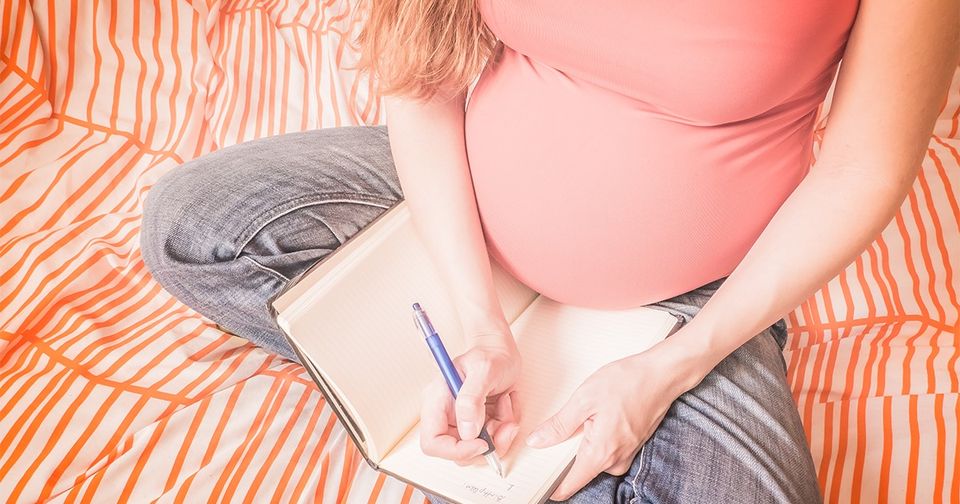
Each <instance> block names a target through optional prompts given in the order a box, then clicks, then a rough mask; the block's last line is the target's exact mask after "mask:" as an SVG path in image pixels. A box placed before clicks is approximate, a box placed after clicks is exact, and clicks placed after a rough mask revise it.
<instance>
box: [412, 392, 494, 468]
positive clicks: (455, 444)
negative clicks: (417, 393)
mask: <svg viewBox="0 0 960 504" xmlns="http://www.w3.org/2000/svg"><path fill="white" fill-rule="evenodd" d="M452 411H453V396H451V395H450V391H449V390H447V388H446V385H445V384H444V383H443V382H439V383H437V382H434V383H432V384H431V385H429V386H428V387H426V388H425V389H424V392H423V402H422V405H421V410H420V449H421V450H422V451H423V453H425V454H427V455H431V456H434V457H443V458H446V459H451V460H457V459H471V458H473V457H475V456H476V455H477V454H478V453H483V452H484V451H486V450H487V448H488V447H487V443H486V442H484V441H483V440H482V439H472V440H469V441H461V440H460V439H459V436H458V434H457V430H456V429H455V428H454V427H453V426H451V425H450V424H448V423H447V417H448V412H452Z"/></svg>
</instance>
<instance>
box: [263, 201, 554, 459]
mask: <svg viewBox="0 0 960 504" xmlns="http://www.w3.org/2000/svg"><path fill="white" fill-rule="evenodd" d="M389 212H391V213H390V215H387V216H384V218H383V219H382V220H380V221H379V222H377V223H376V226H375V227H374V228H366V229H364V230H361V231H360V233H369V232H371V231H373V232H375V234H373V235H367V236H357V237H356V239H354V240H353V241H352V242H347V243H345V244H344V245H343V246H342V247H343V248H342V249H338V250H337V251H334V252H333V254H340V255H341V257H340V258H339V259H338V260H337V261H330V264H331V265H334V266H333V267H332V268H326V269H324V268H318V269H317V270H316V271H315V272H312V274H311V275H308V277H306V278H304V279H302V280H301V281H300V283H299V284H298V286H297V287H298V288H299V290H298V291H296V292H294V293H293V294H291V296H288V297H285V298H284V300H283V302H282V303H275V306H278V307H284V309H283V310H281V311H280V312H279V313H278V317H277V318H278V322H279V323H280V324H281V327H284V328H285V330H286V331H287V333H288V334H289V335H290V336H291V337H292V339H293V340H294V341H295V342H296V346H298V347H299V349H300V351H301V352H302V353H304V354H305V355H307V356H308V357H309V358H310V360H311V361H312V362H313V364H314V367H315V368H316V371H317V372H318V374H321V375H322V376H324V377H325V378H326V381H327V383H328V384H329V385H330V388H331V389H333V390H334V391H335V392H336V394H337V395H338V396H339V397H340V398H341V402H342V403H343V405H344V407H345V409H346V410H348V411H349V412H350V416H352V417H354V418H355V419H356V421H357V422H356V423H357V424H358V425H359V430H361V431H362V432H363V436H364V437H365V438H366V444H367V455H368V456H369V457H370V458H371V459H373V460H374V461H375V462H378V461H379V460H380V455H381V454H382V453H383V452H385V451H387V450H388V449H389V448H390V447H392V446H393V445H394V444H395V443H396V442H397V441H398V440H399V439H401V437H402V436H403V435H404V434H405V433H406V432H407V431H409V430H410V428H411V427H412V426H413V425H414V424H415V423H416V421H417V419H418V418H419V409H420V391H421V390H422V389H423V387H424V386H426V384H427V383H428V382H429V381H430V380H432V379H434V378H435V377H436V376H437V375H438V374H439V370H438V369H437V364H436V362H435V361H434V360H433V358H432V356H431V354H430V351H429V348H428V347H427V345H426V343H425V342H424V341H423V335H422V334H421V333H420V332H419V330H417V328H416V327H415V326H414V324H413V319H412V313H413V312H412V308H411V306H412V305H413V303H414V302H419V303H421V305H422V306H423V307H424V309H426V310H427V313H428V314H429V316H430V319H431V321H432V322H433V325H434V327H435V328H436V329H437V331H438V332H439V333H440V335H441V336H442V338H443V341H444V345H445V346H446V347H447V351H448V352H449V353H450V355H451V356H454V357H455V356H456V355H459V354H460V353H462V352H463V351H464V350H465V342H464V338H463V335H462V329H461V327H460V322H459V317H458V315H457V313H456V308H455V307H454V306H453V304H452V302H451V300H450V296H449V295H448V293H447V291H446V289H445V286H444V285H443V283H442V278H441V277H440V275H439V271H438V270H437V269H436V268H435V267H434V266H433V264H432V261H431V260H430V258H429V256H428V253H427V251H426V249H425V247H424V246H423V243H422V241H421V240H420V239H419V236H418V234H417V233H416V230H415V228H414V227H413V224H412V220H411V219H410V215H409V209H408V208H407V206H406V204H405V202H400V203H398V204H397V205H396V206H395V207H393V208H392V209H391V210H389ZM491 267H492V268H493V270H494V286H495V288H496V289H497V294H498V296H499V299H500V302H501V306H503V309H504V312H505V313H506V314H507V316H508V317H509V316H510V314H516V313H520V312H521V311H522V310H523V309H524V308H526V306H527V305H528V304H529V303H530V302H531V300H532V299H533V298H534V297H535V296H537V293H536V292H534V291H533V290H532V289H530V288H529V287H527V286H525V285H523V284H522V283H520V282H519V281H518V280H516V279H514V278H513V277H512V276H510V275H508V274H506V273H505V272H504V271H503V269H502V268H501V267H500V266H499V265H498V264H496V263H495V262H491Z"/></svg>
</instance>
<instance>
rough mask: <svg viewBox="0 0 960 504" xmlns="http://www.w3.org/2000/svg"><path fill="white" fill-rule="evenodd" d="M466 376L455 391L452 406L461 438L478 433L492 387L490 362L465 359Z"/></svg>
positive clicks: (472, 436)
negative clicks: (457, 390) (458, 389)
mask: <svg viewBox="0 0 960 504" xmlns="http://www.w3.org/2000/svg"><path fill="white" fill-rule="evenodd" d="M464 366H465V368H466V370H465V371H466V373H465V374H466V378H464V380H463V386H461V387H460V391H459V392H457V399H456V401H455V406H454V408H455V409H456V414H457V428H458V429H459V431H460V437H461V438H462V439H474V438H476V437H477V435H479V434H480V427H481V426H482V425H483V422H484V420H485V419H484V415H485V413H486V407H485V402H486V399H487V395H488V394H489V393H490V391H491V390H492V389H493V386H494V383H493V380H492V376H491V371H492V370H491V369H490V363H489V362H487V361H479V360H478V361H466V362H465V363H464Z"/></svg>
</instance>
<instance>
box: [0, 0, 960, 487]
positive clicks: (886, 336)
mask: <svg viewBox="0 0 960 504" xmlns="http://www.w3.org/2000/svg"><path fill="white" fill-rule="evenodd" d="M352 12H354V11H353V6H352V4H351V3H350V2H335V1H325V2H306V1H303V0H288V1H266V2H257V1H247V2H244V1H236V2H233V1H230V2H226V1H224V2H221V1H207V2H204V1H199V0H197V1H193V2H190V1H187V0H173V1H171V2H167V3H161V2H135V1H130V2H103V1H89V2H55V1H53V0H48V1H27V0H6V1H5V2H4V3H3V4H2V5H0V16H2V23H3V25H2V26H3V32H2V35H0V49H2V51H0V495H2V496H3V498H4V500H5V501H25V502H33V501H52V502H74V501H92V502H120V501H133V502H145V501H159V502H170V501H177V502H205V501H211V500H230V501H234V500H236V501H257V502H259V501H266V500H272V501H279V502H297V501H302V502H358V503H359V502H370V503H373V502H390V503H395V502H404V503H405V502H424V497H423V494H422V493H420V492H419V491H417V490H415V489H414V488H412V487H410V486H408V485H406V484H404V483H402V482H399V481H396V480H394V479H392V478H388V477H385V476H384V475H382V474H380V473H377V472H376V471H374V470H373V469H371V468H370V467H369V466H368V465H366V464H365V463H363V460H362V459H361V457H360V456H359V454H358V452H357V450H356V449H355V447H354V446H353V445H352V444H351V442H350V440H349V437H348V436H347V435H346V433H345V431H344V429H343V428H342V426H341V425H340V424H339V423H338V422H337V419H336V417H335V416H334V415H333V414H332V412H331V410H330V408H329V407H327V405H326V404H325V402H324V400H323V397H322V396H321V394H320V393H319V391H318V390H317V388H316V387H315V386H314V385H313V383H312V382H311V381H310V379H309V377H308V375H307V374H306V373H305V372H304V370H303V369H302V368H301V367H300V366H299V365H297V364H295V363H292V362H290V361H287V360H284V359H282V358H279V357H277V356H273V355H270V354H268V353H266V352H264V351H262V350H260V349H259V348H257V347H255V346H252V345H250V344H248V343H246V342H245V341H244V340H242V339H240V338H237V337H234V336H231V335H229V334H225V333H223V332H222V331H220V330H218V329H217V328H216V326H215V325H214V324H213V323H211V322H209V321H207V320H205V319H204V318H202V317H201V316H199V315H198V314H197V313H195V312H193V311H192V310H190V309H189V308H187V307H186V306H184V305H182V304H181V303H179V302H178V301H177V300H176V299H174V298H173V297H171V296H170V295H169V294H167V293H166V292H165V291H164V290H162V289H161V288H160V286H159V285H158V284H157V283H156V282H155V281H154V280H153V279H152V278H151V276H150V274H149V273H148V272H147V270H146V269H145V268H144V265H143V261H142V260H141V257H140V252H139V250H138V248H137V244H138V242H139V240H138V233H139V225H140V224H139V222H140V216H141V209H142V204H143V199H144V196H145V194H146V192H147V191H148V190H149V189H150V187H151V186H152V185H153V184H154V183H155V182H156V180H157V179H158V178H159V177H160V176H161V175H162V174H164V173H166V172H167V171H168V170H173V169H176V167H177V166H178V165H179V164H180V163H182V162H184V161H186V160H188V159H192V158H194V157H197V156H199V155H202V154H204V153H207V152H210V151H212V150H215V149H218V148H221V147H224V146H228V145H232V144H235V143H238V142H242V141H244V140H248V139H253V138H258V137H263V136H268V135H275V134H281V133H285V132H291V131H299V130H305V129H311V128H321V127H334V126H341V125H354V124H379V123H382V122H383V114H382V108H381V102H380V98H379V97H378V96H375V95H374V94H373V93H372V91H371V87H370V83H369V82H368V81H367V80H366V79H364V78H358V77H357V75H356V74H355V73H354V72H353V71H352V70H349V69H347V68H346V67H347V66H349V65H350V64H352V63H354V62H355V61H356V59H355V57H356V47H355V46H353V45H352V44H351V42H350V37H351V35H352V34H355V33H356V29H357V27H358V23H359V22H360V21H362V19H363V18H362V16H357V17H351V13H352ZM828 117H829V101H828V102H827V103H825V104H824V106H823V107H822V109H821V116H820V119H819V123H818V124H819V126H818V131H817V133H818V141H819V138H820V135H822V132H823V127H824V125H825V121H826V119H827V118H828ZM958 130H960V74H958V75H957V76H955V79H954V82H953V85H952V86H951V90H950V95H949V97H948V100H947V102H946V103H945V104H944V106H943V109H942V113H941V119H940V120H939V121H938V122H937V125H936V130H935V132H934V136H933V138H932V139H931V142H930V147H929V150H928V153H927V156H926V158H925V160H924V162H923V163H924V165H923V169H922V170H921V173H920V176H919V178H918V179H917V181H916V183H915V184H914V187H913V190H912V191H911V193H910V195H909V197H908V198H907V200H906V201H905V202H904V204H903V206H902V208H901V210H900V212H899V213H898V215H897V216H896V218H895V220H894V221H893V222H891V223H890V225H889V226H888V227H887V228H886V229H885V230H884V231H883V233H882V234H881V235H880V236H878V237H877V239H876V241H875V242H874V243H873V244H872V245H871V246H870V247H869V248H868V249H867V250H866V251H865V252H864V253H863V254H862V255H861V256H860V257H859V258H858V259H857V260H856V261H855V262H854V263H853V264H851V265H850V266H849V267H848V268H847V269H846V270H845V271H844V272H843V273H842V274H840V275H838V276H837V277H836V278H835V279H833V280H831V281H830V282H829V283H828V284H827V285H824V286H823V288H822V289H820V290H819V291H818V292H817V293H816V294H815V295H813V296H811V297H810V299H808V300H806V301H805V302H804V303H803V304H802V305H801V306H800V307H798V308H797V309H796V310H795V311H794V312H792V313H791V314H790V315H789V317H788V322H789V324H788V326H789V332H790V339H789V342H788V346H787V349H786V356H787V359H788V363H789V379H790V383H791V385H792V388H793V391H794V394H795V398H796V400H797V403H798V407H799V410H800V413H801V416H802V418H803V421H804V425H805V428H806V431H807V435H808V438H809V439H810V445H811V450H812V452H813V455H814V460H815V462H816V465H817V468H818V474H819V478H820V484H821V486H822V488H823V491H824V494H825V496H826V498H827V501H828V502H850V501H868V502H872V501H894V502H918V501H923V502H928V501H937V502H947V501H953V502H958V501H960V476H958V475H957V472H958V470H960V451H958V449H957V445H958V441H960V440H958V438H960V436H958V417H960V401H958V398H960V383H958V381H960V365H958V358H960V325H958V312H960V301H958V295H957V290H958V288H957V286H958V280H957V275H958V274H960V273H958V266H960V265H958V257H960V206H958V196H957V193H958V192H960V191H958V189H957V188H958V187H960V152H958V149H960V135H958Z"/></svg>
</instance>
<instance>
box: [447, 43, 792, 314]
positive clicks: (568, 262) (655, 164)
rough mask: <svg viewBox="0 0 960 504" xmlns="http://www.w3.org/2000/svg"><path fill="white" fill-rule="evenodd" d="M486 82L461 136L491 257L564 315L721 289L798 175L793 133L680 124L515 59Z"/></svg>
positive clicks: (510, 54)
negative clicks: (719, 283) (565, 310)
mask: <svg viewBox="0 0 960 504" xmlns="http://www.w3.org/2000/svg"><path fill="white" fill-rule="evenodd" d="M495 68H496V70H493V71H491V69H490V68H487V69H486V70H485V71H484V73H483V74H482V75H481V78H480V80H479V81H478V83H477V85H476V87H475V88H474V90H473V92H472V95H471V97H470V101H469V103H468V106H467V111H466V114H467V115H466V125H465V128H466V143H467V155H468V160H469V164H470V171H471V176H472V179H473V183H474V189H475V192H476V197H477V204H478V208H479V213H480V219H481V222H482V225H483V231H484V236H485V239H486V243H487V247H488V250H489V252H490V254H491V255H492V256H493V258H494V259H495V260H496V261H497V262H499V263H500V264H501V265H502V266H503V267H504V268H505V269H506V270H507V271H508V272H510V273H511V274H513V275H514V276H515V277H517V278H518V279H519V280H521V281H522V282H524V283H526V284H527V285H529V286H530V287H532V288H533V289H535V290H537V291H538V292H540V293H542V294H544V295H546V296H548V297H551V298H553V299H556V300H558V301H560V302H564V303H569V304H575V305H580V306H588V307H594V308H608V309H620V308H629V307H635V306H641V305H644V304H648V303H652V302H655V301H659V300H662V299H665V298H668V297H671V296H674V295H676V294H680V293H682V292H686V291H688V290H690V289H693V288H695V287H697V286H699V285H702V284H705V283H707V282H709V281H712V280H715V279H717V278H720V277H722V276H725V275H728V274H729V273H730V272H731V271H732V270H733V268H734V267H735V266H736V265H737V264H738V263H739V262H740V260H741V259H742V258H743V255H744V254H745V253H746V252H747V250H748V249H749V247H750V246H751V245H752V243H753V242H754V241H755V240H756V238H757V236H759V234H760V232H761V231H762V230H763V228H764V227H765V226H766V224H767V222H769V219H770V218H771V217H772V215H773V213H774V212H775V211H776V210H777V208H778V207H779V206H780V205H781V204H782V202H783V200H784V199H785V198H786V197H787V196H788V195H789V193H790V192H791V191H792V190H793V188H794V187H795V186H796V185H797V184H798V183H799V181H800V180H801V179H802V177H803V176H804V174H805V173H806V167H807V166H808V163H807V162H806V161H807V160H808V158H807V157H806V156H807V155H808V153H807V152H806V148H807V145H806V144H805V142H804V132H803V131H802V128H798V127H794V130H797V131H794V132H792V133H790V134H784V131H787V130H786V128H783V127H781V128H779V130H778V131H779V132H778V134H779V135H780V136H779V137H778V138H775V139H768V138H758V135H769V133H768V132H769V129H770V128H769V127H768V128H766V129H764V128H761V127H759V125H758V126H757V127H755V128H753V129H752V130H744V129H743V128H739V129H738V130H736V131H733V130H732V129H731V128H728V127H724V126H713V127H708V126H703V125H693V124H688V123H685V122H683V121H682V120H679V119H678V118H673V117H670V116H669V115H668V114H664V113H660V112H658V111H657V110H656V109H655V108H654V107H652V106H651V105H650V104H646V103H642V102H639V101H637V100H635V99H632V98H629V97H626V96H624V95H620V94H617V93H614V92H611V91H609V90H606V89H603V88H600V87H597V86H595V85H593V84H590V83H587V82H583V81H580V80H576V79H572V78H570V77H569V76H567V75H565V74H563V73H562V72H560V71H558V70H555V69H553V68H551V67H548V66H546V65H543V64H540V63H538V62H536V61H534V60H531V59H529V58H527V57H526V56H524V55H522V54H519V53H516V52H514V51H512V50H510V48H505V51H504V54H503V58H502V60H501V63H500V65H498V66H497V67H495ZM768 126H769V125H768ZM801 126H802V125H801ZM758 132H759V133H758ZM770 140H773V141H770Z"/></svg>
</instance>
